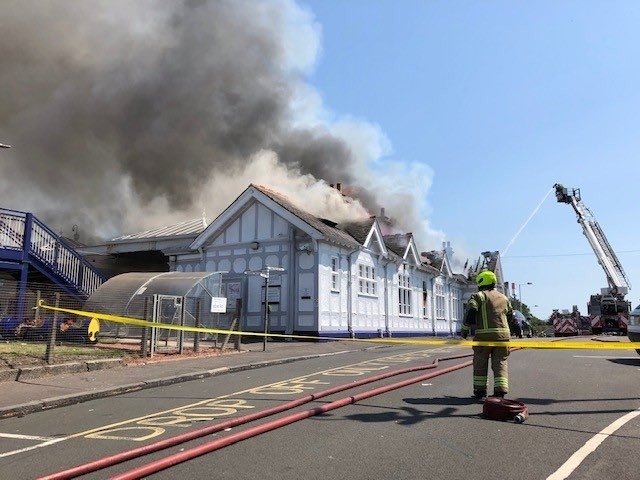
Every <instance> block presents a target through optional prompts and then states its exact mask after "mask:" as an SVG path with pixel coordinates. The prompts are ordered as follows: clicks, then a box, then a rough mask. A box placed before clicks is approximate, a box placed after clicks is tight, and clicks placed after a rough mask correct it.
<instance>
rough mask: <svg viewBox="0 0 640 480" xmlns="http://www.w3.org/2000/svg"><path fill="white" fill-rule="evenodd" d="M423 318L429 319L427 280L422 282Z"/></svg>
mask: <svg viewBox="0 0 640 480" xmlns="http://www.w3.org/2000/svg"><path fill="white" fill-rule="evenodd" d="M422 318H429V289H428V288H427V282H426V280H423V282H422Z"/></svg>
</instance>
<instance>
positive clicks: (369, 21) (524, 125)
mask: <svg viewBox="0 0 640 480" xmlns="http://www.w3.org/2000/svg"><path fill="white" fill-rule="evenodd" d="M301 4H302V5H305V6H307V7H308V8H309V9H310V10H311V11H312V12H313V14H314V16H315V18H316V21H317V22H318V23H319V24H320V26H321V29H322V54H321V56H320V59H319V61H318V64H317V67H316V69H315V70H314V72H313V73H312V74H311V77H310V79H309V81H310V83H311V84H313V85H314V87H316V88H317V89H318V91H319V92H320V93H321V95H322V97H323V101H324V103H325V105H326V106H327V107H328V108H330V109H331V110H333V111H334V112H336V113H338V114H348V115H353V116H355V117H357V118H362V119H366V120H367V121H369V122H372V123H376V124H378V125H379V126H380V127H381V129H382V130H383V131H384V133H385V134H386V135H387V137H388V138H389V140H390V141H391V143H392V146H393V153H392V155H391V156H390V157H389V158H388V160H396V161H397V160H400V161H401V162H407V163H409V162H424V163H426V164H428V165H429V166H430V167H431V168H432V169H433V172H434V178H433V185H432V187H431V189H430V190H429V191H428V192H426V193H425V195H426V198H427V201H428V203H429V205H430V208H431V211H430V212H428V218H429V220H430V222H431V225H432V226H433V227H434V228H436V229H441V230H443V231H444V232H446V234H447V237H448V238H449V239H450V240H452V241H454V242H455V243H456V244H458V245H461V246H463V248H464V249H465V250H467V251H469V252H474V253H475V252H479V251H482V250H503V249H504V247H505V246H506V245H507V244H508V243H509V240H510V239H511V238H512V237H513V235H514V234H515V233H516V231H517V230H518V229H519V227H520V226H521V225H522V223H523V222H524V221H525V220H526V218H527V217H528V216H529V214H530V213H531V211H532V210H533V208H534V207H535V206H536V205H537V204H538V202H539V201H540V200H541V199H542V198H543V196H544V195H545V194H546V192H547V191H548V190H549V189H550V188H551V187H552V186H553V184H554V183H556V182H560V183H563V184H565V185H567V186H573V187H580V188H581V190H582V195H583V200H584V202H585V203H586V204H587V206H588V207H590V208H591V210H592V211H593V212H594V214H595V216H596V218H597V219H598V221H599V222H600V225H601V226H602V228H603V230H604V232H605V234H606V235H607V237H608V239H609V241H610V243H611V245H612V246H613V248H614V249H615V250H616V251H618V252H621V253H620V254H619V258H620V260H621V261H622V264H623V266H624V268H625V270H626V272H627V275H628V277H629V278H630V280H631V283H632V286H634V283H637V285H636V289H635V290H634V289H632V291H631V294H630V296H629V298H630V299H631V301H632V303H633V304H634V306H635V305H636V304H637V303H639V302H638V299H639V298H640V294H639V293H638V292H639V291H640V245H639V244H638V241H637V237H636V233H635V232H636V230H635V228H634V225H635V224H636V222H637V212H638V202H637V201H636V197H637V195H638V193H637V192H638V180H639V177H640V175H639V173H640V166H639V165H640V163H639V161H638V158H639V154H640V136H639V135H638V130H639V128H638V127H639V126H640V122H639V119H640V89H639V88H638V85H640V63H639V62H638V59H639V58H640V29H639V28H638V25H640V3H638V2H636V1H628V2H619V1H607V2H602V1H599V2H590V1H584V0H583V1H563V2H506V1H504V2H475V1H468V2H463V1H457V2H451V1H426V0H422V1H408V0H403V1H401V2H398V1H376V2H371V1H364V0H359V1H356V0H351V1H346V2H345V1H330V0H315V1H309V0H304V1H302V2H301ZM382 168H384V167H382ZM628 251H631V252H628ZM590 252H591V250H590V247H589V246H588V244H587V241H586V239H585V238H584V236H583V235H582V231H581V228H580V227H579V225H578V224H577V223H576V219H575V215H574V213H573V210H572V209H571V207H570V206H569V205H564V204H557V203H556V202H555V198H554V197H553V196H550V197H549V198H548V199H547V201H546V202H545V204H544V205H543V206H542V208H541V209H540V211H539V212H538V214H537V215H536V216H535V217H534V218H533V220H532V221H531V222H530V223H529V225H528V226H527V227H526V228H525V229H524V231H523V232H522V233H521V234H520V236H519V238H518V239H517V240H516V241H515V243H514V244H513V246H512V247H511V248H510V250H509V252H508V255H507V256H505V258H504V259H503V266H504V270H505V274H506V277H507V278H508V279H509V280H510V281H512V282H515V283H526V282H532V283H533V285H530V286H525V287H522V296H523V301H524V302H525V303H528V304H529V305H538V307H537V308H533V312H534V313H535V314H537V315H538V316H540V317H545V318H546V317H548V315H549V314H550V312H551V310H552V309H553V308H561V309H562V308H567V309H570V308H571V306H572V305H574V304H577V305H578V306H579V308H580V310H581V312H582V313H583V314H586V303H587V300H588V297H589V295H590V294H591V293H595V292H597V291H599V289H600V288H601V287H604V286H606V280H605V276H604V272H603V271H602V270H601V268H600V267H599V266H598V264H597V262H596V258H595V256H593V255H592V254H590ZM625 252H626V253H625ZM565 254H585V255H569V256H562V255H565Z"/></svg>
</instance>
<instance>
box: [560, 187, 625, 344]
mask: <svg viewBox="0 0 640 480" xmlns="http://www.w3.org/2000/svg"><path fill="white" fill-rule="evenodd" d="M554 188H555V190H556V200H557V201H558V202H559V203H568V204H570V205H571V206H572V207H573V210H574V211H575V212H576V215H577V217H578V223H579V224H580V225H581V226H582V232H583V233H584V236H585V237H587V240H588V241H589V245H591V248H592V249H593V252H594V253H595V254H596V258H597V259H598V263H599V264H600V266H601V267H602V269H603V270H604V273H605V275H606V277H607V283H608V284H609V286H608V287H606V288H602V289H601V290H600V293H597V294H594V295H591V298H590V299H589V303H588V304H587V310H588V313H589V317H590V319H591V333H592V334H594V335H598V334H601V333H616V334H621V335H626V334H627V325H628V324H629V311H630V310H631V303H630V302H629V301H628V300H626V299H625V295H626V294H627V293H629V289H630V288H631V284H630V283H629V280H628V278H627V275H626V274H625V272H624V269H623V268H622V265H621V264H620V261H619V260H618V257H617V256H616V254H615V252H614V251H613V249H612V248H611V245H610V244H609V241H608V240H607V237H605V235H604V232H603V231H602V229H601V228H600V225H598V222H597V221H596V219H595V216H594V215H593V213H592V212H591V210H589V208H587V206H586V205H585V204H584V203H583V202H582V198H581V195H580V189H579V188H573V189H568V188H565V187H564V186H562V185H560V184H559V183H556V184H555V185H554Z"/></svg>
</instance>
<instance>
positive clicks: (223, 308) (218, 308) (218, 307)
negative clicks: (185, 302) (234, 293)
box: [211, 297, 227, 313]
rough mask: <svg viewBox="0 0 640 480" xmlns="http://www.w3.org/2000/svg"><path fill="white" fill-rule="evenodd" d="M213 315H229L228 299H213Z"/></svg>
mask: <svg viewBox="0 0 640 480" xmlns="http://www.w3.org/2000/svg"><path fill="white" fill-rule="evenodd" d="M211 313H227V297H211Z"/></svg>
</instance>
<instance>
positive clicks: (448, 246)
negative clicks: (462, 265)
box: [442, 242, 453, 261]
mask: <svg viewBox="0 0 640 480" xmlns="http://www.w3.org/2000/svg"><path fill="white" fill-rule="evenodd" d="M442 249H443V250H444V254H445V255H446V256H447V258H448V259H449V261H451V259H452V258H453V248H451V242H442Z"/></svg>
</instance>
